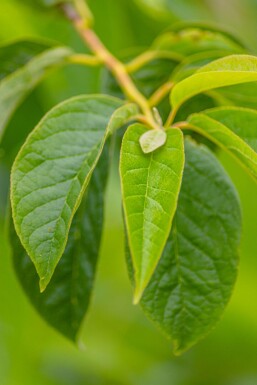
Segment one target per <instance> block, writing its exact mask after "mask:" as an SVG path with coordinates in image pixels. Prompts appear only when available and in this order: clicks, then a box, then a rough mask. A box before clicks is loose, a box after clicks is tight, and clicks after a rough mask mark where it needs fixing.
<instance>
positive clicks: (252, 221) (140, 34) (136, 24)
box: [0, 0, 257, 385]
mask: <svg viewBox="0 0 257 385" xmlns="http://www.w3.org/2000/svg"><path fill="white" fill-rule="evenodd" d="M32 3H33V0H22V1H21V0H1V2H0V39H1V42H3V41H6V40H10V39H13V38H18V37H24V36H30V37H32V36H33V37H36V36H43V37H47V38H51V39H54V40H57V41H59V42H63V43H65V44H67V43H68V44H70V45H72V46H73V47H74V48H75V49H76V50H78V51H82V50H85V48H84V46H83V44H82V43H81V42H80V40H79V39H78V38H77V36H76V34H75V33H74V32H73V30H72V28H71V27H70V26H69V25H68V23H66V22H65V21H63V20H62V19H61V18H59V16H58V15H57V14H56V13H51V14H49V13H47V12H45V11H42V9H40V8H34V7H32V6H31V4H32ZM89 3H90V6H91V8H92V10H93V12H94V14H95V18H96V30H97V32H98V34H99V35H100V36H101V38H102V39H103V41H104V42H105V44H106V45H107V46H108V48H110V49H111V50H112V51H113V52H114V53H116V54H118V53H119V52H120V51H122V50H124V49H126V48H129V47H134V46H138V45H140V46H147V45H149V44H150V43H151V41H152V40H153V38H154V37H155V36H156V34H158V33H159V32H161V31H162V30H163V29H165V28H166V27H167V26H168V25H169V24H172V23H174V22H175V21H176V20H179V19H186V20H190V21H198V20H202V21H205V22H206V21H212V22H216V23H219V24H220V25H221V26H223V27H225V28H227V29H231V30H232V31H235V32H236V34H237V35H238V36H240V37H241V38H242V39H243V41H244V42H245V43H246V44H248V46H249V47H250V49H251V50H252V51H253V52H255V51H257V37H256V36H257V24H256V18H257V1H256V0H226V1H224V0H205V1H204V0H170V1H169V0H166V1H165V0H163V1H162V0H152V1H151V0H91V1H90V2H89ZM99 86H100V81H99V72H98V71H97V70H92V69H89V70H87V69H85V68H78V67H69V68H68V69H65V70H61V71H59V72H58V73H56V72H55V73H53V74H51V75H50V77H49V78H48V79H47V80H46V81H44V83H43V84H42V85H41V86H40V87H38V88H37V89H36V91H34V92H33V94H32V95H31V96H30V97H29V99H28V100H27V101H26V102H25V103H24V104H23V105H22V106H21V107H20V108H19V110H18V111H17V113H16V114H15V116H14V117H13V119H12V121H11V122H10V125H9V127H8V130H7V132H6V135H5V137H4V140H3V143H2V146H1V148H0V218H1V219H0V223H1V224H0V384H1V385H82V384H87V385H98V384H99V385H116V384H117V385H158V384H160V385H256V384H257V306H256V299H257V258H256V256H257V237H256V231H257V226H256V223H257V221H256V217H257V199H256V197H257V187H256V186H255V185H254V183H253V182H252V181H251V180H250V178H248V177H247V176H245V174H244V173H243V172H242V171H241V170H240V169H239V168H238V166H237V165H236V164H235V163H234V162H232V161H231V160H230V159H229V158H228V157H227V156H225V155H224V154H221V155H220V157H221V160H222V162H223V163H224V165H225V166H226V167H227V169H228V170H229V172H230V175H231V176H232V178H233V180H234V182H235V184H236V186H237V187H238V190H239V192H240V196H241V200H242V206H243V214H244V231H243V239H242V244H241V266H240V271H239V276H238V282H237V285H236V289H235V292H234V295H233V298H232V300H231V302H230V304H229V306H228V308H227V311H226V313H225V316H224V317H223V319H222V321H221V322H220V323H219V325H218V326H217V328H216V329H215V330H214V331H213V332H212V333H211V334H210V335H209V336H208V337H207V338H206V339H205V340H203V341H202V342H200V343H199V344H198V345H197V346H195V347H194V348H193V349H191V351H189V352H188V353H186V354H184V355H183V356H182V357H178V358H176V357H173V356H172V353H171V346H170V343H169V341H167V340H166V339H165V338H163V336H162V335H161V334H160V333H159V332H158V331H157V330H156V329H155V328H154V327H153V326H152V324H151V323H150V322H149V321H148V320H147V319H146V318H145V317H144V315H143V313H142V312H141V310H140V309H139V308H138V307H134V306H133V305H132V304H131V298H132V295H131V288H130V284H129V280H128V277H127V273H126V266H125V261H124V255H123V228H122V221H121V209H120V195H119V184H118V177H117V165H114V166H113V172H112V176H111V180H110V183H109V188H108V194H107V196H108V204H107V207H106V226H105V234H104V240H103V245H102V250H101V259H100V263H99V271H98V276H97V282H96V285H95V291H94V295H93V301H92V304H91V309H90V312H89V314H88V316H87V319H86V322H85V324H84V327H83V330H82V332H81V343H80V345H79V346H78V347H75V346H73V345H72V344H71V343H69V342H67V341H66V340H65V339H64V338H62V337H61V336H60V335H58V334H57V333H56V332H55V331H53V330H52V329H51V328H50V327H48V326H47V325H46V324H45V323H44V321H42V320H41V319H40V317H39V316H38V315H37V314H36V313H35V311H34V310H33V308H32V307H31V306H30V304H29V303H28V301H27V299H26V297H25V296H24V294H23V293H22V291H21V288H20V287H19V285H18V283H17V281H16V278H15V275H14V272H13V269H12V265H11V258H10V253H9V248H8V244H7V241H6V237H5V235H4V226H3V218H4V212H5V206H6V199H7V192H8V178H9V176H8V175H9V174H8V169H9V168H10V165H11V163H12V160H13V157H14V156H15V153H16V152H17V149H18V148H19V146H20V145H21V144H22V142H23V141H24V138H25V136H26V135H27V133H28V132H29V131H30V130H31V129H32V128H33V126H34V125H35V124H36V122H37V121H38V120H39V119H40V117H41V116H42V115H43V114H44V112H46V111H47V110H48V109H49V108H50V107H52V106H53V105H54V104H56V103H57V102H59V101H61V100H63V99H65V98H67V97H70V96H72V95H76V94H80V93H89V92H94V93H95V92H98V90H99ZM13 132H15V135H14V134H13Z"/></svg>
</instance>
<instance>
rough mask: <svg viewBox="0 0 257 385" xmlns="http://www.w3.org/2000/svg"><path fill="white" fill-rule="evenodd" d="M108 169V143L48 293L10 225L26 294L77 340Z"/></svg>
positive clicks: (88, 290) (85, 306) (92, 271)
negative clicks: (39, 284)
mask: <svg viewBox="0 0 257 385" xmlns="http://www.w3.org/2000/svg"><path fill="white" fill-rule="evenodd" d="M107 169H108V146H107V147H105V149H104V152H103V154H102V155H101V158H100V160H99V163H98V164H97V166H96V168H95V171H94V172H93V175H92V178H91V180H90V182H89V186H88V190H87V193H86V196H85V197H84V198H83V200H82V203H81V205H80V207H79V209H78V211H77V213H76V214H75V216H74V218H73V221H72V225H71V228H70V232H69V238H68V242H67V245H66V248H65V251H64V254H63V257H62V259H61V261H60V263H59V264H58V266H57V268H56V270H55V272H54V275H53V278H52V280H51V282H50V284H49V285H48V287H47V288H46V290H45V291H44V293H40V292H39V288H38V275H37V272H36V270H35V267H34V265H33V263H32V261H31V260H30V258H29V256H28V255H27V253H26V251H25V250H24V248H23V247H22V245H21V243H20V240H19V237H18V236H17V235H16V232H15V229H14V226H13V222H11V226H10V241H11V247H12V254H13V264H14V268H15V271H16V274H17V277H18V279H19V281H20V283H21V285H22V287H23V289H24V291H25V293H26V295H27V296H28V298H29V300H30V301H31V303H32V305H33V306H34V307H35V309H36V310H37V311H38V312H39V314H40V315H41V316H42V317H43V318H44V319H45V320H46V321H47V322H48V323H49V324H50V325H52V326H53V327H54V328H55V329H56V330H58V331H59V332H60V333H62V334H63V335H65V336H66V337H68V338H69V339H71V340H73V341H74V340H76V338H77V334H78V331H79V329H80V326H81V324H82V321H83V319H84V316H85V314H86V312H87V309H88V306H89V302H90V298H91V294H92V287H93V283H94V276H95V271H96V263H97V259H98V255H99V249H100V243H101V234H102V228H103V214H104V210H103V208H104V191H105V186H106V182H107V175H108V173H107Z"/></svg>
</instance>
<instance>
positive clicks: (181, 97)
mask: <svg viewBox="0 0 257 385" xmlns="http://www.w3.org/2000/svg"><path fill="white" fill-rule="evenodd" d="M254 81H257V57H255V56H251V55H230V56H227V57H225V58H221V59H218V60H215V61H213V62H211V63H209V64H207V65H206V66H203V67H202V68H200V69H199V70H198V71H197V72H196V73H195V74H194V75H192V76H190V77H188V78H186V79H184V80H182V81H181V82H179V83H177V84H176V85H175V87H174V88H173V90H172V92H171V94H170V102H171V105H172V108H173V109H174V110H175V111H177V110H178V109H179V108H180V107H181V105H182V104H183V103H184V102H185V101H187V100H188V99H190V98H191V97H193V96H195V95H197V94H200V93H202V92H206V91H208V90H213V89H216V88H219V87H225V86H230V85H235V84H241V83H249V82H254Z"/></svg>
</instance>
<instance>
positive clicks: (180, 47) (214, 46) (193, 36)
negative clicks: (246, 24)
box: [153, 26, 244, 58]
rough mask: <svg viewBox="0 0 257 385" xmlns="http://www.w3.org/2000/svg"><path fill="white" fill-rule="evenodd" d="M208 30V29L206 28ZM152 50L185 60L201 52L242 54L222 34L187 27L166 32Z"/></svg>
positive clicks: (240, 50)
mask: <svg viewBox="0 0 257 385" xmlns="http://www.w3.org/2000/svg"><path fill="white" fill-rule="evenodd" d="M207 28H209V27H207ZM153 49H160V50H168V51H169V50H170V51H172V52H176V53H177V54H180V55H183V56H184V57H185V58H186V57H187V56H190V55H194V54H199V53H201V52H211V51H217V50H218V51H227V52H229V53H230V54H231V53H243V51H244V50H243V48H242V46H241V45H240V44H239V43H238V42H237V41H235V40H233V39H232V38H231V37H230V36H228V35H226V34H224V32H221V31H216V30H211V28H209V29H206V28H205V29H203V28H200V27H199V26H191V27H190V26H188V27H185V28H182V29H179V30H177V31H167V32H165V33H163V34H162V35H160V36H159V37H158V38H157V39H156V40H155V42H154V44H153Z"/></svg>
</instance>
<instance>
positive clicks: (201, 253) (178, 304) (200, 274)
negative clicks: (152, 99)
mask: <svg viewBox="0 0 257 385" xmlns="http://www.w3.org/2000/svg"><path fill="white" fill-rule="evenodd" d="M185 150H186V151H185V152H186V163H185V170H184V175H183V181H182V187H181V192H180V195H179V201H178V208H177V212H176V216H175V218H174V221H173V226H172V230H171V232H170V235H169V238H168V242H167V244H166V247H165V250H164V252H163V255H162V257H161V260H160V262H159V264H158V266H157V268H156V271H155V273H154V275H153V277H152V278H151V281H150V283H149V285H148V286H147V288H146V290H145V292H144V295H143V297H142V299H141V302H140V304H141V306H142V308H143V310H144V311H145V313H146V315H147V316H148V317H149V318H150V319H151V320H152V321H153V322H154V323H155V324H156V325H157V326H158V327H159V328H160V329H161V330H162V331H163V332H164V334H165V335H166V336H167V337H168V338H171V339H172V342H173V349H174V353H175V354H181V353H182V352H184V351H185V350H187V349H189V348H190V347H191V346H192V345H194V344H195V343H196V342H197V341H199V339H201V338H203V337H204V336H205V335H206V334H207V333H209V332H210V331H211V330H212V329H213V327H214V326H215V325H216V323H217V322H218V320H219V319H220V317H221V315H222V313H223V311H224V309H225V307H226V305H227V303H228V300H229V298H230V296H231V293H232V291H233V287H234V284H235V280H236V276H237V265H238V245H239V242H240V233H241V211H240V205H239V200H238V194H237V192H236V190H235V188H234V186H233V184H232V182H231V181H230V179H229V177H228V176H227V174H226V173H225V172H224V170H223V168H222V166H221V165H220V164H219V162H218V161H217V159H216V158H215V156H214V155H213V154H212V153H211V151H210V150H208V149H207V147H205V146H203V145H201V146H199V145H196V144H194V143H193V142H191V141H188V140H186V146H185ZM127 259H128V262H129V271H130V275H131V278H132V280H133V271H132V263H131V257H130V255H129V252H128V247H127Z"/></svg>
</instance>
